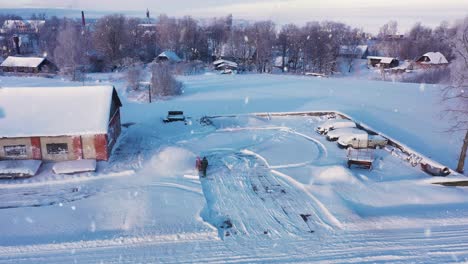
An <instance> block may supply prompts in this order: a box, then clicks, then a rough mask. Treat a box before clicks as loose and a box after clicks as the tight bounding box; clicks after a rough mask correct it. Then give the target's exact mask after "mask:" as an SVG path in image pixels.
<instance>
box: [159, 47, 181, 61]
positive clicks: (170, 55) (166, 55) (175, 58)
mask: <svg viewBox="0 0 468 264" xmlns="http://www.w3.org/2000/svg"><path fill="white" fill-rule="evenodd" d="M158 58H167V59H168V60H170V61H174V62H179V61H181V59H180V57H179V56H177V54H176V53H175V52H173V51H170V50H167V51H164V52H162V53H161V54H159V55H158Z"/></svg>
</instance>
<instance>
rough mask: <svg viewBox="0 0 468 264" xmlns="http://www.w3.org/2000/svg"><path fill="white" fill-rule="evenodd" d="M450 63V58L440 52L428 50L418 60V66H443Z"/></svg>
mask: <svg viewBox="0 0 468 264" xmlns="http://www.w3.org/2000/svg"><path fill="white" fill-rule="evenodd" d="M448 64H449V62H448V60H447V59H446V58H445V56H444V54H442V53H440V52H428V53H426V54H424V55H422V56H421V57H419V58H418V59H417V60H416V66H418V67H419V68H431V67H441V66H447V65H448Z"/></svg>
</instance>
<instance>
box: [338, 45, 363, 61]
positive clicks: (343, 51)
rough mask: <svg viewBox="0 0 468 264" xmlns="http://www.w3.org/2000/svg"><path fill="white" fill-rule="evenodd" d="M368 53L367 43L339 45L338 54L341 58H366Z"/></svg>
mask: <svg viewBox="0 0 468 264" xmlns="http://www.w3.org/2000/svg"><path fill="white" fill-rule="evenodd" d="M368 55H369V48H368V46H367V45H341V46H340V50H339V56H340V57H343V58H353V59H366V58H367V56H368Z"/></svg>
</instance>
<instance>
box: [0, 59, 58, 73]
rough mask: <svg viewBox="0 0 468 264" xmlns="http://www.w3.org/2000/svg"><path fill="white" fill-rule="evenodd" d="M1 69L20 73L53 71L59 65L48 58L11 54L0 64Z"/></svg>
mask: <svg viewBox="0 0 468 264" xmlns="http://www.w3.org/2000/svg"><path fill="white" fill-rule="evenodd" d="M0 70H2V71H3V72H20V73H53V72H56V71H57V67H56V66H55V65H54V64H53V63H52V62H50V61H49V60H48V59H46V58H40V57H15V56H9V57H8V58H6V59H5V60H4V61H3V62H2V64H0Z"/></svg>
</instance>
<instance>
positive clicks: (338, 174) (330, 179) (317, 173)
mask: <svg viewBox="0 0 468 264" xmlns="http://www.w3.org/2000/svg"><path fill="white" fill-rule="evenodd" d="M312 174H313V177H312V179H311V180H310V184H335V183H355V182H356V178H355V177H354V175H353V173H352V172H351V171H350V170H348V169H347V168H345V167H342V166H330V167H322V168H316V170H314V171H313V173H312Z"/></svg>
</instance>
